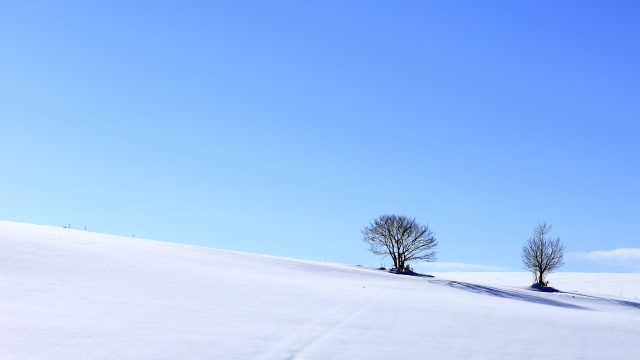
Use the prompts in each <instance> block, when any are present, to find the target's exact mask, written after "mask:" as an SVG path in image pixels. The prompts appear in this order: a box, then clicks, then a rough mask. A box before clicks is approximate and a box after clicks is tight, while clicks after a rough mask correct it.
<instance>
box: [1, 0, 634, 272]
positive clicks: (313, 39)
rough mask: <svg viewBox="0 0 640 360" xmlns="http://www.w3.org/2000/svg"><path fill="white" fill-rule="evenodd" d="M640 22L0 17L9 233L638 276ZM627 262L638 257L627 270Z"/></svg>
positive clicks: (33, 11) (540, 16) (508, 15)
mask: <svg viewBox="0 0 640 360" xmlns="http://www.w3.org/2000/svg"><path fill="white" fill-rule="evenodd" d="M638 18H640V6H639V5H637V4H636V3H635V2H623V1H620V2H615V3H611V2H609V3H605V2H596V1H593V2H592V1H575V2H561V3H558V2H552V1H535V2H526V3H525V2H523V3H517V2H512V1H500V2H492V1H488V2H476V1H467V2H463V1H458V2H449V1H447V2H444V1H416V2H409V1H406V2H391V1H388V2H369V1H367V2H345V1H335V2H334V1H322V2H315V3H312V2H304V3H303V2H298V1H291V2H280V1H278V2H242V1H229V2H208V1H207V2H173V3H171V2H161V1H153V2H135V4H132V2H129V1H122V2H120V1H105V2H93V1H92V2H64V1H63V2H40V1H38V2H35V1H34V2H30V1H25V2H18V3H3V4H2V5H0V44H2V47H1V51H2V56H0V79H1V81H0V125H1V128H0V161H2V164H3V169H4V170H3V171H2V176H0V199H1V203H0V204H1V205H0V218H2V219H6V220H15V221H25V222H32V223H44V224H52V225H60V226H61V225H63V224H69V223H70V224H71V225H72V227H78V228H83V227H84V226H88V227H89V228H91V229H92V230H94V231H101V232H109V233H116V234H122V235H133V234H135V235H136V236H138V237H146V238H154V239H160V240H168V241H176V242H185V243H191V244H198V245H205V246H213V247H218V248H224V249H234V250H240V251H250V252H258V253H266V254H273V255H281V256H290V257H299V258H306V259H316V260H327V261H335V262H343V263H359V264H366V265H376V266H377V265H379V264H381V263H386V264H387V265H389V261H388V260H380V259H379V258H377V257H375V256H373V255H370V254H368V253H367V250H366V246H365V245H364V244H363V243H362V242H361V235H360V229H361V228H362V227H363V226H365V225H367V224H368V222H369V221H370V220H371V219H372V218H373V217H375V216H378V215H381V214H384V213H398V214H405V215H408V216H411V217H416V218H417V219H418V221H420V222H423V223H428V224H429V225H430V226H431V227H432V228H433V230H434V231H435V232H436V233H437V235H438V238H439V241H440V246H439V251H438V254H439V261H440V262H441V263H440V264H436V265H432V266H431V267H429V268H428V269H430V270H451V269H463V270H469V269H470V270H482V269H506V270H521V264H520V248H521V246H522V243H523V242H524V241H525V240H526V239H527V238H528V237H529V236H530V234H531V233H532V231H533V228H534V227H535V226H536V224H537V223H538V221H547V222H549V223H551V224H553V230H554V234H556V235H559V236H560V237H561V239H562V240H563V241H564V243H565V245H566V249H567V264H566V265H565V267H564V268H563V270H567V271H639V270H640V252H639V250H638V249H639V248H640V230H639V227H638V223H640V205H639V204H640V190H639V189H638V184H639V183H640V161H639V155H640V145H639V141H638V139H639V138H640V101H639V100H640V66H639V65H638V64H640V48H639V47H638V39H639V38H640V23H639V22H638V21H637V19H638ZM615 249H617V250H615Z"/></svg>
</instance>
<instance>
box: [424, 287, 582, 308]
mask: <svg viewBox="0 0 640 360" xmlns="http://www.w3.org/2000/svg"><path fill="white" fill-rule="evenodd" d="M432 282H437V283H440V284H444V285H447V286H449V287H452V288H456V289H460V290H466V291H470V292H473V293H476V294H484V295H490V296H495V297H499V298H503V299H513V300H519V301H526V302H530V303H536V304H541V305H548V306H556V307H562V308H568V309H576V310H589V308H586V307H583V306H579V305H574V304H568V303H565V302H561V301H557V300H553V299H548V298H546V297H542V296H536V295H533V294H527V293H525V292H520V291H513V290H503V289H498V288H495V287H491V286H486V285H478V284H471V283H467V282H462V281H452V280H432Z"/></svg>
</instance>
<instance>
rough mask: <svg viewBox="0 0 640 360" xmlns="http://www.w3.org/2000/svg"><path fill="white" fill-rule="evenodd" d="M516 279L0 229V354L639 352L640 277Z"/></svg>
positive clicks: (612, 355)
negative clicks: (542, 285)
mask: <svg viewBox="0 0 640 360" xmlns="http://www.w3.org/2000/svg"><path fill="white" fill-rule="evenodd" d="M595 277H597V279H598V280H597V282H584V283H582V281H583V280H582V279H594V278H595ZM521 279H525V280H526V281H527V282H528V281H529V280H530V277H529V276H528V275H527V274H522V273H513V274H509V273H500V274H486V273H485V274H464V273H456V274H446V276H445V275H444V274H439V275H438V276H436V277H435V278H424V277H409V276H399V275H393V274H388V273H385V272H382V271H378V270H372V269H366V268H359V267H355V266H346V265H336V264H326V263H319V262H312V261H300V260H293V259H284V258H277V257H269V256H261V255H252V254H243V253H235V252H228V251H221V250H215V249H209V248H202V247H194V246H187V245H180V244H172V243H165V242H158V241H150V240H141V239H134V238H126V237H117V236H110V235H103V234H96V233H90V232H84V231H77V230H70V229H63V228H55V227H48V226H37V225H27V224H19V223H12V222H0V285H1V286H2V291H1V292H0V359H154V360H156V359H292V358H296V359H392V358H404V359H426V358H431V359H539V358H541V357H547V356H548V357H553V358H558V359H637V358H638V343H639V341H640V326H639V324H640V300H638V298H637V296H638V290H629V289H630V287H635V289H637V288H638V287H639V284H638V282H639V281H640V274H591V275H589V274H562V273H560V274H555V275H553V276H552V278H551V281H552V283H553V285H555V286H556V287H558V288H560V290H565V291H567V292H560V293H538V292H534V291H530V290H527V289H526V288H525V287H526V282H525V283H522V281H523V280H521ZM561 279H562V280H561ZM578 282H580V283H578ZM616 287H617V288H616ZM603 289H604V290H603ZM603 294H606V295H603Z"/></svg>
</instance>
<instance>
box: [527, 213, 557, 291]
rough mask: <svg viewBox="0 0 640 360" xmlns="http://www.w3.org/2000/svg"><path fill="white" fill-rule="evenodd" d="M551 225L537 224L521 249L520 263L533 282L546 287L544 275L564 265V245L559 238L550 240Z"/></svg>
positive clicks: (546, 282)
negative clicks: (528, 271)
mask: <svg viewBox="0 0 640 360" xmlns="http://www.w3.org/2000/svg"><path fill="white" fill-rule="evenodd" d="M550 232H551V225H548V224H547V223H545V222H542V223H539V224H538V226H537V227H536V229H535V231H534V233H533V236H532V237H531V238H529V240H528V241H527V242H526V243H525V244H524V246H523V247H522V263H523V264H524V267H525V268H526V269H527V270H530V271H531V272H532V273H533V277H534V281H535V282H536V283H537V284H538V285H540V286H547V284H548V283H549V282H548V281H545V280H544V279H545V275H547V274H549V273H550V272H552V271H553V270H555V269H557V268H559V267H560V266H562V265H564V245H562V243H561V242H560V238H559V237H556V238H552V237H551V236H550V235H549V233H550Z"/></svg>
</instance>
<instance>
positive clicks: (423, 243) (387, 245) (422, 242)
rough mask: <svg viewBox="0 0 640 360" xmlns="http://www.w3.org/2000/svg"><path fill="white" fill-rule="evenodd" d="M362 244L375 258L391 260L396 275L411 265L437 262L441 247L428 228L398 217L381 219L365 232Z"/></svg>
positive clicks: (370, 225) (364, 230)
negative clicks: (364, 244) (437, 252)
mask: <svg viewBox="0 0 640 360" xmlns="http://www.w3.org/2000/svg"><path fill="white" fill-rule="evenodd" d="M362 235H363V238H362V240H363V241H364V242H365V243H367V244H368V245H369V250H370V251H371V252H372V253H374V254H375V255H385V256H389V257H391V259H392V260H393V265H394V267H395V268H396V269H397V271H400V272H402V271H404V270H405V266H406V264H407V263H408V262H409V261H416V260H420V261H434V260H435V259H436V252H435V248H436V246H437V245H438V241H437V240H436V237H435V234H434V233H433V231H431V229H429V226H428V225H420V224H418V223H417V222H416V219H413V218H408V217H406V216H399V215H382V216H380V217H378V218H375V219H373V220H372V221H371V223H370V224H369V226H367V227H365V228H364V229H362Z"/></svg>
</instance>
